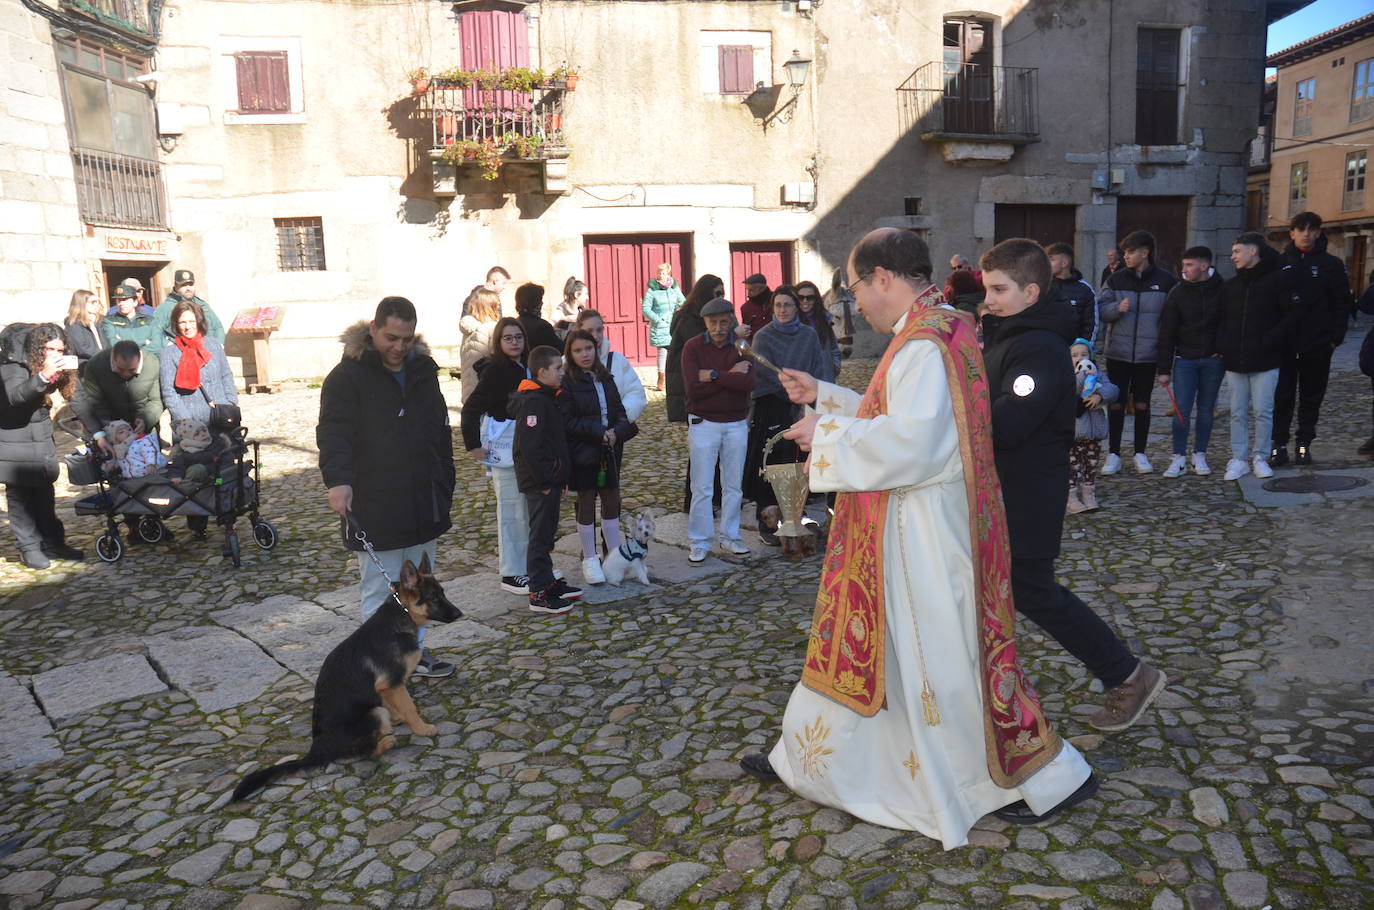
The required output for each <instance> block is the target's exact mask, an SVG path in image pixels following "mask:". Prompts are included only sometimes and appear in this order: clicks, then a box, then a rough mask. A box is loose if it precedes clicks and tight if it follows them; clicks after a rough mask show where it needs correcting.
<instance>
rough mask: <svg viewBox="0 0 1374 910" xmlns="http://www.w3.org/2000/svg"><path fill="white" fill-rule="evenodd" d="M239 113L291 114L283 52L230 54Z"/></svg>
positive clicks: (289, 89) (289, 92)
mask: <svg viewBox="0 0 1374 910" xmlns="http://www.w3.org/2000/svg"><path fill="white" fill-rule="evenodd" d="M234 68H235V70H236V72H237V75H238V88H239V111H241V112H242V113H246V114H247V113H253V114H287V113H290V112H291V86H290V81H289V79H288V77H287V65H286V51H244V52H243V53H239V54H235V55H234Z"/></svg>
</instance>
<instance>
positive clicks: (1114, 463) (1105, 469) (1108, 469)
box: [1102, 454, 1121, 474]
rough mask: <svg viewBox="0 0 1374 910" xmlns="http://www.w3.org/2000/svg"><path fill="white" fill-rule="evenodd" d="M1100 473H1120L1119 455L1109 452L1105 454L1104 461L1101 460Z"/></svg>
mask: <svg viewBox="0 0 1374 910" xmlns="http://www.w3.org/2000/svg"><path fill="white" fill-rule="evenodd" d="M1102 473H1103V474H1120V473H1121V456H1120V455H1114V454H1109V455H1107V460H1106V461H1104V462H1102Z"/></svg>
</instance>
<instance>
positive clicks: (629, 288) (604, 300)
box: [582, 234, 692, 366]
mask: <svg viewBox="0 0 1374 910" xmlns="http://www.w3.org/2000/svg"><path fill="white" fill-rule="evenodd" d="M582 242H583V256H584V259H585V261H586V275H587V296H588V300H589V301H590V304H591V306H592V308H593V309H595V310H596V311H597V312H599V313H600V314H601V316H602V318H603V319H605V320H606V338H607V340H608V341H610V344H611V350H613V351H619V352H620V353H621V354H624V355H625V356H626V357H627V358H629V360H630V362H631V363H633V364H635V365H636V366H647V365H648V364H651V363H653V362H654V359H655V356H656V352H655V350H654V348H653V346H652V345H650V344H649V327H648V324H647V323H646V322H645V321H644V311H643V309H641V304H642V303H643V300H644V292H645V290H647V289H648V287H649V279H651V278H654V277H655V276H657V275H658V266H659V263H662V262H668V263H672V266H673V277H674V278H676V279H677V281H678V284H679V285H681V286H682V287H683V289H684V290H683V292H682V293H683V294H684V295H685V294H686V293H687V291H688V290H690V289H691V287H692V274H691V268H692V235H691V234H622V235H611V236H605V235H603V236H590V235H589V236H587V237H584V238H583V241H582Z"/></svg>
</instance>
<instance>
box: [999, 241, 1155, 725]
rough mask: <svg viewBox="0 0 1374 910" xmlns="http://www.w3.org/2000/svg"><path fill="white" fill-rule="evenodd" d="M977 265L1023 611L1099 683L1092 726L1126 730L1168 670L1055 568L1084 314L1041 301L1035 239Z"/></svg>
mask: <svg viewBox="0 0 1374 910" xmlns="http://www.w3.org/2000/svg"><path fill="white" fill-rule="evenodd" d="M980 264H981V266H982V268H983V287H984V289H985V290H986V292H987V297H986V300H987V304H988V309H989V311H990V312H991V313H992V315H993V316H996V317H998V319H999V321H998V324H997V331H996V334H995V336H994V338H993V341H992V342H991V343H990V344H989V345H988V347H987V348H986V349H985V350H984V351H983V360H984V363H985V365H986V367H987V371H988V388H989V390H990V394H991V395H992V444H993V450H994V456H995V458H996V460H997V473H998V476H999V477H1000V479H1001V481H1002V501H1003V503H1004V504H1005V506H1006V511H1007V532H1008V536H1009V537H1010V539H1011V563H1012V568H1011V584H1012V594H1013V597H1014V598H1015V601H1016V609H1017V612H1019V613H1021V614H1022V615H1024V616H1025V617H1026V618H1027V619H1029V620H1031V621H1032V622H1034V623H1035V624H1036V625H1038V626H1040V628H1042V629H1044V630H1045V631H1046V632H1047V633H1049V635H1051V636H1052V637H1053V638H1054V639H1055V640H1056V641H1058V642H1059V643H1060V644H1061V645H1063V646H1064V648H1065V649H1066V650H1067V651H1068V652H1069V653H1070V654H1072V655H1073V656H1074V657H1076V658H1078V659H1079V660H1080V661H1081V662H1082V663H1083V664H1084V666H1086V667H1087V668H1088V669H1089V670H1090V671H1091V672H1092V674H1093V675H1094V676H1096V677H1097V678H1098V679H1100V680H1102V685H1103V688H1104V689H1106V691H1107V703H1106V706H1105V707H1103V708H1102V709H1101V710H1100V711H1098V712H1097V713H1096V714H1093V715H1092V716H1091V717H1089V718H1088V723H1090V724H1092V725H1093V726H1094V727H1097V728H1098V729H1099V730H1124V729H1126V728H1127V727H1129V726H1131V724H1133V723H1135V722H1136V720H1138V719H1139V717H1140V715H1141V713H1142V712H1143V711H1144V710H1145V708H1146V707H1147V706H1148V705H1149V703H1150V702H1151V701H1152V700H1153V699H1154V697H1155V696H1156V695H1158V694H1159V692H1160V691H1162V690H1163V688H1164V684H1165V681H1166V680H1165V677H1164V674H1163V673H1160V672H1159V671H1158V670H1156V669H1154V668H1153V667H1151V666H1150V665H1149V664H1147V663H1145V662H1144V661H1142V660H1140V659H1139V658H1137V657H1135V656H1134V655H1132V654H1131V652H1130V651H1129V650H1128V649H1127V647H1126V645H1125V643H1123V642H1122V641H1121V639H1119V638H1118V637H1117V636H1116V634H1115V633H1114V632H1112V630H1111V628H1110V627H1109V626H1108V625H1107V624H1106V623H1105V622H1103V621H1102V619H1101V618H1100V617H1099V616H1098V615H1097V614H1096V613H1094V612H1093V611H1092V610H1091V609H1090V608H1089V607H1088V605H1087V604H1085V603H1083V601H1082V600H1080V599H1079V598H1078V597H1076V596H1075V595H1074V594H1073V593H1072V592H1070V591H1069V590H1068V589H1066V588H1065V587H1064V586H1063V585H1061V584H1059V583H1058V582H1057V581H1056V580H1055V575H1054V560H1055V558H1056V557H1057V556H1058V555H1059V538H1060V535H1061V534H1062V533H1063V527H1064V505H1065V501H1066V497H1067V495H1068V494H1067V490H1068V488H1069V446H1070V444H1072V442H1073V429H1074V418H1075V416H1076V408H1077V400H1078V395H1077V388H1076V383H1075V381H1074V375H1073V363H1072V361H1071V360H1070V358H1069V344H1070V343H1071V342H1072V341H1073V339H1074V337H1075V336H1076V334H1077V330H1078V321H1077V316H1076V314H1075V313H1074V311H1073V309H1072V308H1071V307H1070V306H1069V305H1068V304H1066V303H1065V302H1063V301H1062V300H1058V299H1055V298H1048V299H1046V300H1044V301H1041V300H1040V299H1039V298H1040V292H1041V289H1042V288H1048V287H1049V285H1050V280H1051V279H1050V263H1049V259H1048V257H1047V256H1046V255H1045V251H1044V250H1043V249H1041V247H1040V245H1039V244H1037V243H1036V242H1035V241H1033V240H1026V239H1015V240H1006V241H1003V242H1002V243H999V244H998V245H997V246H995V247H993V248H992V249H991V250H989V251H988V252H986V253H984V254H983V257H982V260H981V262H980Z"/></svg>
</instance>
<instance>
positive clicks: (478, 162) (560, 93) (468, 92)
mask: <svg viewBox="0 0 1374 910" xmlns="http://www.w3.org/2000/svg"><path fill="white" fill-rule="evenodd" d="M566 96H567V86H566V84H564V83H561V82H548V83H544V84H541V85H537V86H535V87H533V88H532V89H530V90H529V91H519V90H512V89H504V88H500V89H490V88H479V87H477V86H473V85H467V86H463V85H457V84H454V83H451V82H445V81H443V80H441V79H434V80H431V81H430V82H429V85H428V87H427V88H426V89H425V90H424V91H423V92H421V93H420V94H419V99H418V100H419V111H418V113H419V115H420V116H421V118H422V119H424V120H427V121H428V122H429V131H430V146H429V157H430V159H431V160H432V161H433V162H434V167H435V192H436V193H438V194H440V195H456V194H457V193H458V186H457V183H458V179H459V177H460V176H461V177H470V176H474V175H476V176H480V177H483V178H485V179H486V180H488V181H491V182H493V183H494V182H495V181H497V180H499V179H500V178H501V176H502V174H503V172H504V170H505V169H506V168H507V166H508V165H512V164H521V163H523V164H525V165H531V166H533V167H534V168H537V169H538V170H540V171H542V175H543V183H544V191H545V192H546V193H563V192H567V191H568V186H567V158H568V155H569V149H568V147H567V143H566V140H565V138H564V133H563V109H564V103H565V98H566ZM527 170H528V168H527Z"/></svg>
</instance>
